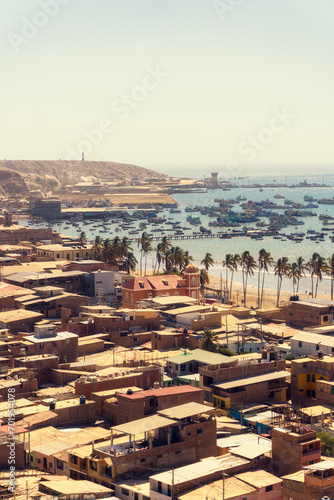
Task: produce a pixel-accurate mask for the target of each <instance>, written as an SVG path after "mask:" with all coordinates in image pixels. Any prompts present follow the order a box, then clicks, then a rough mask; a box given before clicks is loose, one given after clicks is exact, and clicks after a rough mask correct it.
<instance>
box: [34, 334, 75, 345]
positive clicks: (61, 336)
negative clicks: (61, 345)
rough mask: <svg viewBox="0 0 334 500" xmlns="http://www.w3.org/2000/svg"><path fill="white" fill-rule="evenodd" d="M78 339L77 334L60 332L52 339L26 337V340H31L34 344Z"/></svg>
mask: <svg viewBox="0 0 334 500" xmlns="http://www.w3.org/2000/svg"><path fill="white" fill-rule="evenodd" d="M74 338H78V335H77V334H76V333H71V332H58V333H57V334H56V335H53V336H52V337H35V335H28V336H27V337H25V340H29V342H33V343H34V344H40V343H41V342H42V343H45V342H55V341H58V340H67V339H74Z"/></svg>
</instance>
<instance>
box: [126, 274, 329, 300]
mask: <svg viewBox="0 0 334 500" xmlns="http://www.w3.org/2000/svg"><path fill="white" fill-rule="evenodd" d="M132 274H133V275H134V276H139V275H140V274H139V270H138V271H136V272H135V273H132ZM152 274H153V273H152V270H147V271H146V275H147V276H149V275H152ZM209 278H210V282H209V284H208V294H209V293H210V292H212V289H214V290H217V294H219V293H220V287H221V281H220V277H218V276H213V275H210V272H209ZM224 281H225V280H223V283H222V286H223V290H224ZM292 295H293V294H292V292H286V291H281V294H280V306H282V305H284V304H286V303H287V302H289V301H290V297H291V296H292ZM298 296H299V299H300V300H302V299H306V298H310V297H311V295H309V294H306V293H298ZM317 298H318V299H324V300H330V297H329V296H328V295H321V294H318V295H317ZM241 300H243V287H242V283H239V282H237V281H234V282H233V287H232V302H233V303H234V304H236V305H243V304H242V302H241ZM257 300H258V289H257V286H254V285H248V286H247V298H246V306H247V307H254V308H256V307H257ZM276 304H277V291H276V289H274V288H265V289H264V295H263V307H264V308H272V307H276Z"/></svg>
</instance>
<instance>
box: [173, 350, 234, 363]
mask: <svg viewBox="0 0 334 500" xmlns="http://www.w3.org/2000/svg"><path fill="white" fill-rule="evenodd" d="M235 358H236V356H231V357H229V356H224V355H223V354H216V353H214V352H209V351H204V350H203V349H195V350H194V351H186V352H185V353H184V354H178V355H177V356H172V357H171V358H167V359H166V361H167V362H170V363H176V364H178V365H182V363H189V362H190V361H198V362H199V363H205V364H207V365H220V364H221V363H228V362H230V361H233V360H234V359H235Z"/></svg>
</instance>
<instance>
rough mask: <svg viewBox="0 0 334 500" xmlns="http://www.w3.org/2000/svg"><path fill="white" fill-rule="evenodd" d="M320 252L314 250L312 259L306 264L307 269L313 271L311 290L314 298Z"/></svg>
mask: <svg viewBox="0 0 334 500" xmlns="http://www.w3.org/2000/svg"><path fill="white" fill-rule="evenodd" d="M318 257H320V256H319V254H318V253H317V252H314V254H313V255H312V257H311V259H310V260H309V261H308V263H307V264H306V266H305V267H306V269H307V270H308V271H310V273H311V292H312V298H313V296H314V277H315V276H316V270H317V260H318Z"/></svg>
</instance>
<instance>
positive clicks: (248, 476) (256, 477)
mask: <svg viewBox="0 0 334 500" xmlns="http://www.w3.org/2000/svg"><path fill="white" fill-rule="evenodd" d="M235 477H236V478H238V479H241V481H244V482H245V483H247V484H249V485H251V486H255V488H259V489H260V488H265V487H266V486H270V485H271V484H277V483H282V479H280V478H279V477H276V476H273V475H272V474H270V473H269V472H267V471H265V470H253V471H248V472H242V473H241V474H236V475H235Z"/></svg>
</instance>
